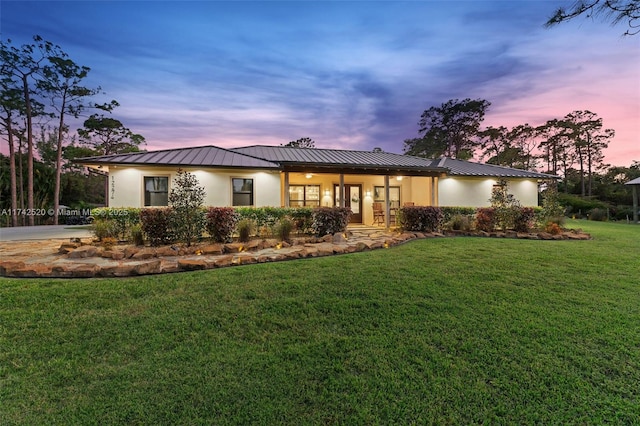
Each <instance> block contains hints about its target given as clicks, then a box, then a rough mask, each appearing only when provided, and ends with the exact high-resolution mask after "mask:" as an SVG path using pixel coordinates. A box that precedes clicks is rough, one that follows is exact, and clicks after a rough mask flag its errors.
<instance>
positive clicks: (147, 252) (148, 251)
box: [131, 247, 156, 260]
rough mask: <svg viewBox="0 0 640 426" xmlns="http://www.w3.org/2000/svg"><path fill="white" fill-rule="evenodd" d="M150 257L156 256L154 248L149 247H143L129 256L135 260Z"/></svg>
mask: <svg viewBox="0 0 640 426" xmlns="http://www.w3.org/2000/svg"><path fill="white" fill-rule="evenodd" d="M152 257H156V249H154V248H151V247H145V248H143V249H141V250H139V251H138V252H137V253H135V254H134V255H133V256H131V258H132V259H136V260H143V259H151V258H152Z"/></svg>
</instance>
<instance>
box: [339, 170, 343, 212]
mask: <svg viewBox="0 0 640 426" xmlns="http://www.w3.org/2000/svg"><path fill="white" fill-rule="evenodd" d="M338 200H339V201H340V204H339V205H340V207H344V175H343V174H342V173H340V194H338Z"/></svg>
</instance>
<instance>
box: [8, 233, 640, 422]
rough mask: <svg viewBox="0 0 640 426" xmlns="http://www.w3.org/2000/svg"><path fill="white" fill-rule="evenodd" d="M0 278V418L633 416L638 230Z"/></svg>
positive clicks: (637, 407) (637, 386)
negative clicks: (156, 272) (69, 276)
mask: <svg viewBox="0 0 640 426" xmlns="http://www.w3.org/2000/svg"><path fill="white" fill-rule="evenodd" d="M568 226H570V227H574V228H575V227H581V228H583V229H584V230H586V231H587V232H590V233H592V235H593V236H594V240H591V241H530V240H511V239H482V238H446V239H429V240H420V241H414V242H410V243H408V244H405V245H403V246H399V247H395V248H391V249H388V250H378V251H374V252H364V253H357V254H351V255H344V256H335V257H330V258H318V259H305V260H299V261H291V262H281V263H274V264H260V265H250V266H243V267H235V268H227V269H220V270H212V271H203V272H195V273H182V274H175V275H165V276H147V277H139V278H128V279H79V280H53V279H51V280H26V279H24V280H19V279H2V280H0V423H1V424H25V425H35V424H64V425H68V424H100V425H103V424H115V423H119V424H154V425H156V424H190V425H191V424H218V425H221V424H260V425H262V424H295V425H299V424H349V425H352V424H367V425H369V424H390V423H394V424H411V423H414V424H430V423H435V424H456V425H458V424H478V423H483V424H487V423H488V424H602V423H610V424H639V423H640V226H634V225H622V224H611V223H597V222H583V221H569V223H568Z"/></svg>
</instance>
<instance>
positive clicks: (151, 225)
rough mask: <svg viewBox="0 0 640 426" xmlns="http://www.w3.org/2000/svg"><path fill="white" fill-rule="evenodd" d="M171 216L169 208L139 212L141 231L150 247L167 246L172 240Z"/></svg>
mask: <svg viewBox="0 0 640 426" xmlns="http://www.w3.org/2000/svg"><path fill="white" fill-rule="evenodd" d="M171 215H172V212H171V207H163V208H148V209H142V210H141V211H140V220H141V222H142V231H143V232H144V234H146V236H147V239H148V240H149V243H151V245H152V246H158V245H162V244H167V243H170V242H172V241H173V240H174V237H173V232H172V228H171Z"/></svg>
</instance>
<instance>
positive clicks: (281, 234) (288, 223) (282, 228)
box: [275, 217, 293, 241]
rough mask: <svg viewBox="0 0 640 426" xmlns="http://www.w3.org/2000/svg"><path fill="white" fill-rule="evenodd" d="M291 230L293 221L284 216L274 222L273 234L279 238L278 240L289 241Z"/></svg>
mask: <svg viewBox="0 0 640 426" xmlns="http://www.w3.org/2000/svg"><path fill="white" fill-rule="evenodd" d="M292 230H293V221H292V220H291V219H289V218H286V217H285V218H283V219H281V220H280V222H278V223H277V224H276V226H275V235H276V237H278V238H279V239H280V241H290V240H291V231H292Z"/></svg>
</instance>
